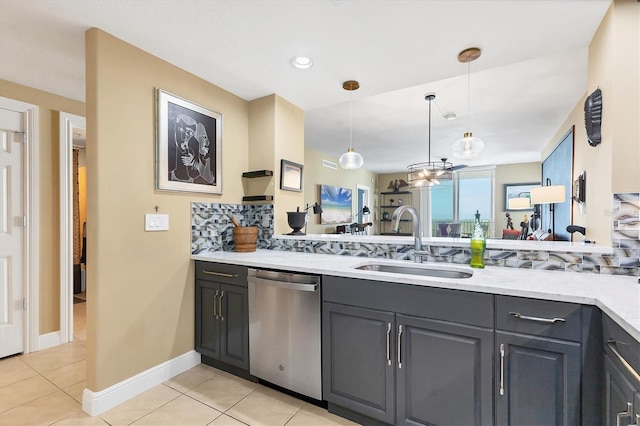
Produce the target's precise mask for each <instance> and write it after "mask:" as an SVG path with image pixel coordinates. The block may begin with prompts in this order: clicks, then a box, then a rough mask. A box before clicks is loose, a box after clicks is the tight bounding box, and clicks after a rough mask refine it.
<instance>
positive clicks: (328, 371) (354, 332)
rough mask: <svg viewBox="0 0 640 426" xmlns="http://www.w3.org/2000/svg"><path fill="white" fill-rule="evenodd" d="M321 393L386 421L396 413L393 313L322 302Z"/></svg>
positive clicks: (348, 406)
mask: <svg viewBox="0 0 640 426" xmlns="http://www.w3.org/2000/svg"><path fill="white" fill-rule="evenodd" d="M322 309H323V312H322V322H323V324H322V330H323V331H322V335H323V342H322V350H323V357H322V358H323V397H324V399H325V400H326V401H328V402H331V403H334V404H336V405H339V406H340V407H343V408H346V409H349V410H352V411H353V412H356V413H360V414H363V415H365V416H367V417H371V418H373V419H377V420H380V421H382V422H385V423H393V421H394V415H395V403H394V398H395V386H394V370H395V363H394V362H390V361H389V359H390V357H391V350H392V347H393V346H394V345H395V334H394V333H392V330H394V329H395V321H394V314H393V313H391V312H384V311H376V310H372V309H365V308H358V307H353V306H344V305H338V304H334V303H324V304H323V306H322Z"/></svg>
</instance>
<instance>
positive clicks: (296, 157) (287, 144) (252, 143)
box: [243, 95, 304, 234]
mask: <svg viewBox="0 0 640 426" xmlns="http://www.w3.org/2000/svg"><path fill="white" fill-rule="evenodd" d="M282 159H285V160H289V161H292V162H294V163H298V164H301V163H303V162H304V112H303V111H302V110H301V109H300V108H298V107H297V106H295V105H293V104H292V103H290V102H288V101H287V100H285V99H283V98H281V97H280V96H278V95H269V96H265V97H263V98H260V99H255V100H253V101H251V102H250V103H249V167H250V168H251V170H272V171H273V172H274V173H273V178H257V179H243V184H244V187H245V191H247V195H260V194H264V195H273V196H274V200H275V201H274V232H275V233H276V234H283V233H287V232H289V231H288V229H289V227H288V225H287V214H286V212H288V211H295V210H296V207H297V206H301V205H302V203H303V201H304V195H303V193H302V192H295V191H283V190H281V189H280V172H281V170H280V160H282ZM303 185H304V183H303ZM303 189H304V186H303Z"/></svg>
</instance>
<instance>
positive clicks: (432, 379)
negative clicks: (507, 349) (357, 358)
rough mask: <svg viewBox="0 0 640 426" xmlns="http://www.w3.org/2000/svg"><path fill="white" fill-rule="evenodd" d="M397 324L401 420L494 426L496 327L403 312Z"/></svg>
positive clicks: (398, 414)
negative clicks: (422, 316)
mask: <svg viewBox="0 0 640 426" xmlns="http://www.w3.org/2000/svg"><path fill="white" fill-rule="evenodd" d="M396 324H397V326H396V329H397V330H396V331H397V332H398V333H399V335H400V340H399V341H400V343H401V344H400V345H399V346H398V347H397V351H398V353H397V354H396V360H399V361H400V363H399V364H398V366H397V367H398V368H397V370H396V404H397V405H396V424H399V425H416V424H426V425H490V424H492V423H493V415H492V406H493V398H492V397H491V392H492V387H493V386H492V380H491V377H492V373H493V370H492V362H491V360H492V359H493V347H492V342H493V331H492V330H486V329H482V328H476V327H471V326H467V325H463V324H455V323H449V322H445V321H436V320H431V319H426V318H416V317H410V316H406V315H400V314H398V315H396ZM400 327H402V328H401V329H400Z"/></svg>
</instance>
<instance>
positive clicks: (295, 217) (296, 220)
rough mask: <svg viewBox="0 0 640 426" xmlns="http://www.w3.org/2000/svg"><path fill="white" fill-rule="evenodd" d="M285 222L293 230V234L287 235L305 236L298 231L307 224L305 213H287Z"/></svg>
mask: <svg viewBox="0 0 640 426" xmlns="http://www.w3.org/2000/svg"><path fill="white" fill-rule="evenodd" d="M287 222H288V223H289V226H290V227H291V229H293V232H290V233H289V234H287V235H305V234H304V232H300V230H301V229H302V228H304V224H305V223H306V222H307V212H287Z"/></svg>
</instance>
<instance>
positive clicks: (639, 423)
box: [629, 414, 640, 426]
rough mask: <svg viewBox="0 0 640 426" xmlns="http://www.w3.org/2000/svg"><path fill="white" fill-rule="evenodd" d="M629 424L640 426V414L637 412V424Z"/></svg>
mask: <svg viewBox="0 0 640 426" xmlns="http://www.w3.org/2000/svg"><path fill="white" fill-rule="evenodd" d="M629 426H640V414H636V424H634V425H629Z"/></svg>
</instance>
